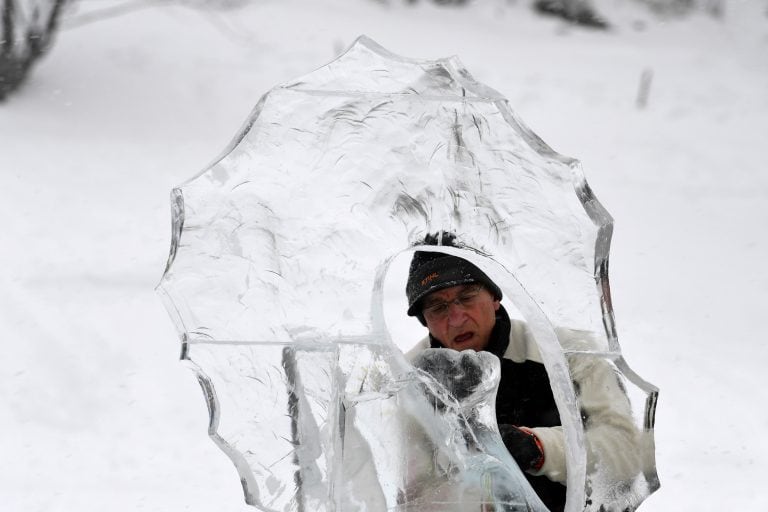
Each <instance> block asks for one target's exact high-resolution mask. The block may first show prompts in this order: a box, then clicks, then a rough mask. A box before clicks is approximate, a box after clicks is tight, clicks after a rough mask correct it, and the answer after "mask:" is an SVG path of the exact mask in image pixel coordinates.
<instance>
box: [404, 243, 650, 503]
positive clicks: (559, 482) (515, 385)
mask: <svg viewBox="0 0 768 512" xmlns="http://www.w3.org/2000/svg"><path fill="white" fill-rule="evenodd" d="M440 241H441V245H443V246H454V247H456V246H457V245H456V238H455V236H454V235H452V234H444V235H443V237H442V239H441V240H440ZM437 242H438V238H437V237H436V236H432V235H430V236H427V238H426V239H425V241H424V245H437ZM406 295H407V297H408V315H410V316H415V317H417V318H418V319H419V321H420V322H421V323H422V325H424V326H426V327H427V328H428V330H429V336H428V337H426V338H425V339H423V340H422V341H421V342H420V343H418V344H417V345H416V346H415V347H413V348H412V349H411V350H410V351H409V352H408V353H407V354H406V357H407V358H408V359H409V360H410V361H411V362H413V363H414V364H416V365H417V366H418V365H419V364H420V361H423V359H422V358H420V354H422V353H423V352H424V351H425V350H426V349H428V348H446V349H453V350H458V351H462V350H474V351H487V352H490V353H492V354H494V355H495V356H497V357H498V358H499V360H500V363H501V364H500V366H501V380H500V383H499V388H498V393H497V395H496V420H497V424H498V426H499V431H500V432H501V436H502V440H503V441H504V445H505V446H506V448H507V450H508V451H509V453H510V454H511V455H512V457H513V458H514V459H515V461H516V462H517V464H518V465H519V466H520V468H521V469H522V470H523V471H524V472H525V477H526V478H527V479H528V482H529V483H530V484H531V487H533V489H534V490H535V491H536V493H537V494H538V495H539V497H540V498H541V500H542V501H543V502H544V504H545V505H546V506H547V507H548V508H549V509H550V510H551V511H552V512H556V511H561V510H563V509H564V507H565V490H566V488H565V482H566V464H565V451H566V447H565V440H564V435H563V430H562V426H561V422H560V414H559V412H558V410H557V406H556V404H555V400H554V397H553V395H552V389H551V387H550V383H549V377H548V375H547V372H546V369H545V368H544V365H543V364H542V360H541V356H540V354H539V351H538V348H537V345H536V342H535V340H534V339H533V336H532V334H531V332H530V330H529V328H528V326H527V324H526V323H525V322H523V321H520V320H511V319H510V318H509V315H508V314H507V312H506V311H505V309H504V306H502V305H501V299H502V292H501V289H500V288H499V287H498V286H497V285H496V284H495V283H494V282H493V281H492V280H491V279H490V278H489V277H488V276H487V275H486V274H485V273H483V272H482V271H481V270H480V269H479V268H478V267H477V266H475V265H473V264H472V263H470V262H469V261H467V260H465V259H463V258H459V257H456V256H453V255H449V254H446V253H441V252H426V251H416V252H415V253H414V255H413V259H412V261H411V268H410V272H409V277H408V283H407V285H406ZM555 331H556V333H557V335H558V338H559V339H560V340H561V342H562V341H565V342H567V343H568V344H569V345H571V346H578V345H579V344H582V346H586V347H589V346H590V333H587V332H583V331H576V330H572V329H568V328H556V329H555ZM569 366H570V371H571V378H572V379H573V384H574V388H575V389H576V393H577V397H578V399H579V402H580V405H581V410H580V413H581V416H582V421H583V424H584V428H585V441H586V448H587V478H588V481H589V482H590V483H589V487H590V488H591V491H590V492H588V496H587V498H588V503H592V505H593V506H594V509H595V510H597V509H599V508H600V507H601V506H602V505H603V504H606V505H607V504H608V503H617V502H618V503H621V502H623V500H624V499H625V498H623V497H622V496H621V495H617V496H613V495H612V494H611V491H610V489H618V488H629V486H630V485H631V482H632V481H634V479H635V478H636V477H637V475H638V474H640V473H641V472H642V471H643V468H644V464H645V463H644V459H643V457H644V456H645V455H644V453H645V452H644V451H643V448H642V446H643V444H642V441H641V435H640V433H639V431H638V429H637V427H636V426H635V424H634V422H633V420H632V412H631V408H630V405H629V400H628V398H627V396H626V393H625V392H624V390H623V387H622V385H621V383H620V381H619V378H618V374H617V370H616V368H615V366H614V365H613V363H611V362H610V361H608V360H604V359H602V358H596V357H591V358H589V357H587V358H579V357H574V358H570V357H569ZM423 369H424V370H426V371H429V370H430V368H423ZM470 381H471V379H470V380H468V381H467V382H470ZM470 386H471V384H470ZM646 451H647V450H646ZM649 453H652V451H651V452H649ZM627 503H628V502H627ZM615 508H616V509H617V510H623V509H624V506H623V505H621V506H618V507H615ZM630 509H631V506H628V507H627V510H630ZM611 510H613V508H611Z"/></svg>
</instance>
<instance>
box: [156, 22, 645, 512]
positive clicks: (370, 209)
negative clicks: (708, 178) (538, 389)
mask: <svg viewBox="0 0 768 512" xmlns="http://www.w3.org/2000/svg"><path fill="white" fill-rule="evenodd" d="M172 205H173V239H172V247H171V254H170V257H169V261H168V265H167V267H166V270H165V274H164V275H163V278H162V280H161V282H160V284H159V286H158V289H159V291H160V293H161V295H162V296H163V298H164V301H165V304H166V307H167V309H168V311H169V312H170V314H171V316H172V317H173V318H174V320H175V322H176V324H177V327H178V330H179V332H180V335H181V338H182V346H183V350H182V358H183V359H184V360H186V361H189V363H190V364H191V365H192V366H193V368H194V369H195V371H196V373H197V376H198V379H199V381H200V384H201V386H202V387H203V390H204V393H205V397H206V400H207V403H208V407H209V411H210V427H209V433H210V435H211V437H212V438H213V439H214V441H215V442H216V443H217V444H218V445H219V446H220V447H221V449H222V450H223V451H224V452H226V454H227V455H228V456H229V457H230V458H231V459H232V461H233V462H234V464H235V465H236V466H237V469H238V472H239V474H240V477H241V480H242V484H243V488H244V491H245V498H246V501H247V502H248V503H250V504H253V505H255V506H256V507H257V508H259V509H261V510H270V511H286V512H287V511H332V510H334V511H345V512H346V511H381V510H397V511H406V510H408V511H410V510H419V511H424V510H435V511H438V510H439V511H465V510H473V511H474V510H478V511H479V510H509V511H512V510H545V508H544V507H543V505H542V504H541V503H540V502H539V501H538V499H537V498H536V496H535V494H532V491H531V489H530V488H529V487H528V486H527V484H526V482H525V480H524V479H523V478H522V474H521V472H520V470H519V468H517V466H516V465H515V463H514V461H513V460H512V459H511V458H510V456H509V454H508V453H506V450H504V448H503V445H502V444H501V441H500V438H499V436H498V431H497V427H496V425H495V417H494V412H493V403H494V402H493V400H492V399H491V398H493V397H494V396H495V386H496V382H497V380H498V360H495V356H492V355H490V354H487V353H478V354H474V355H473V356H472V357H473V358H476V360H475V359H473V361H474V362H473V364H477V365H479V367H481V368H482V375H483V385H482V386H479V388H478V389H477V390H475V391H473V392H472V393H471V394H470V395H469V396H462V397H457V396H454V395H453V394H452V393H451V392H450V390H451V385H450V375H429V374H426V373H425V372H423V371H420V370H418V369H416V368H414V367H413V366H411V364H409V363H408V362H407V361H406V359H405V358H404V357H403V355H402V353H400V351H399V350H398V349H397V348H395V346H394V344H393V343H392V340H391V339H390V335H389V332H388V329H387V326H386V324H385V320H384V316H383V314H382V302H383V299H382V283H383V281H384V278H385V276H386V275H387V272H388V269H389V266H390V263H391V261H392V260H393V258H395V257H396V256H397V255H398V254H400V253H402V252H409V251H413V250H415V249H418V250H439V251H442V252H448V253H452V254H456V255H458V256H461V257H464V258H466V259H468V260H470V261H472V262H473V263H474V264H476V265H477V266H479V267H480V268H482V269H483V270H484V271H485V272H486V274H488V275H489V276H491V277H492V279H493V280H494V282H496V283H497V284H498V285H499V286H500V287H501V288H502V290H503V291H504V296H505V299H504V300H505V302H506V303H511V304H513V305H514V306H515V309H516V310H517V311H519V312H520V316H521V318H520V319H519V321H520V322H523V323H524V325H525V326H526V329H527V330H528V332H529V334H530V338H531V340H532V342H533V343H535V345H536V348H537V350H538V351H539V352H540V354H541V359H542V360H543V362H544V364H545V366H546V369H547V372H548V375H549V378H550V382H551V385H552V388H553V393H554V396H555V399H556V403H557V405H558V409H559V411H560V416H561V421H562V425H563V433H564V439H565V457H566V461H567V505H566V510H567V511H569V512H576V511H581V510H606V511H610V510H617V511H618V510H633V509H634V508H636V507H637V506H638V505H639V504H640V503H641V502H642V500H643V499H644V498H645V497H646V496H648V495H649V494H650V493H651V492H653V491H654V490H655V489H656V488H657V487H658V479H657V476H656V471H655V462H654V446H653V435H652V431H653V420H654V418H653V415H654V410H655V399H656V396H657V391H656V389H655V388H654V387H653V386H652V385H650V384H648V383H646V382H644V381H643V380H642V379H640V378H639V377H638V376H637V375H636V374H635V373H634V372H632V371H631V370H630V368H629V367H628V366H627V364H626V363H625V362H624V360H623V359H622V357H621V354H620V350H619V345H618V342H617V337H616V331H615V327H614V320H613V311H612V308H611V301H610V294H609V285H608V250H609V244H610V238H611V231H612V219H611V217H610V216H609V215H608V213H607V212H606V211H605V210H604V209H603V207H602V206H601V205H600V203H598V201H597V200H596V199H595V197H594V196H593V194H592V192H591V191H590V189H589V187H588V185H587V183H586V181H585V179H584V176H583V174H582V171H581V168H580V166H579V163H578V162H577V161H576V160H573V159H571V158H567V157H564V156H561V155H558V154H557V153H555V152H554V151H552V150H551V149H550V148H549V147H548V146H547V145H546V144H544V143H543V142H542V141H541V140H540V139H539V138H538V137H536V135H534V134H533V133H532V132H531V131H530V130H528V129H527V128H526V127H525V126H524V125H523V124H522V123H521V122H520V121H519V120H518V119H517V118H516V117H515V115H514V114H513V113H512V111H511V110H510V108H509V106H508V104H507V102H506V100H505V99H504V98H503V97H502V96H501V95H499V94H498V93H497V92H495V91H494V90H492V89H490V88H488V87H486V86H485V85H483V84H480V83H478V82H476V81H475V80H474V79H473V78H472V77H471V76H470V74H469V73H468V72H467V71H466V70H465V69H464V68H463V67H462V65H461V64H460V62H459V61H458V60H457V59H456V58H450V59H441V60H437V61H423V60H412V59H407V58H403V57H399V56H396V55H393V54H391V53H389V52H387V51H386V50H384V49H383V48H381V47H380V46H378V45H377V44H376V43H374V42H373V41H371V40H370V39H368V38H366V37H361V38H359V39H358V40H357V41H356V42H355V43H354V44H353V45H352V47H351V48H350V49H349V50H348V51H347V52H346V53H344V54H343V55H342V56H340V57H339V58H337V59H336V60H334V61H333V62H331V63H330V64H328V65H326V66H324V67H322V68H320V69H318V70H316V71H314V72H312V73H310V74H308V75H306V76H304V77H302V78H300V79H298V80H296V81H293V82H290V83H287V84H285V85H282V86H279V87H276V88H274V89H272V90H271V91H269V92H268V93H267V94H266V95H264V97H263V98H262V99H261V101H259V103H258V105H257V106H256V108H255V110H254V111H253V113H252V114H251V115H250V117H249V119H248V121H247V122H246V124H245V126H244V127H243V128H242V130H241V131H240V133H239V134H238V135H237V137H236V138H235V140H234V141H233V143H232V144H231V145H230V147H229V148H227V149H226V150H225V152H224V154H223V156H222V157H221V158H220V159H219V160H218V161H216V162H215V163H214V164H212V165H211V166H210V167H209V168H207V169H205V170H204V171H203V172H202V173H200V174H199V175H197V176H196V177H194V178H193V179H191V180H189V181H188V182H186V183H184V184H183V185H181V186H180V187H179V188H177V189H174V191H173V193H172ZM442 231H450V232H453V233H456V234H458V236H459V238H460V240H461V242H462V245H461V247H458V248H456V247H434V246H421V245H417V244H418V242H419V241H420V240H423V239H424V236H425V235H426V234H427V233H439V232H442ZM404 286H405V283H403V287H404ZM403 315H405V312H403ZM421 335H422V333H414V341H415V340H416V339H417V338H418V337H420V336H421ZM425 357H444V356H431V355H429V354H427V355H426V356H425ZM457 357H458V356H457ZM597 374H602V375H603V376H607V377H608V378H612V379H614V381H616V384H617V386H620V387H621V388H622V389H623V390H624V394H623V395H622V396H625V397H626V400H620V402H621V403H605V404H598V406H599V407H598V409H599V410H602V411H607V412H606V414H605V415H602V414H596V415H592V416H590V417H589V418H582V414H581V410H582V407H583V406H584V405H585V404H584V403H582V401H583V400H587V399H590V400H591V398H589V397H584V396H582V394H581V393H580V390H581V386H582V384H584V383H586V384H588V383H589V380H590V379H591V378H593V376H594V375H597ZM590 405H591V406H594V405H595V404H590ZM593 408H594V407H593ZM617 417H619V418H622V420H621V421H619V422H616V421H614V419H615V418H617ZM604 432H610V433H611V435H610V436H602V435H601V433H604ZM606 439H610V441H606ZM616 454H623V455H626V456H622V457H616V456H615V455H616Z"/></svg>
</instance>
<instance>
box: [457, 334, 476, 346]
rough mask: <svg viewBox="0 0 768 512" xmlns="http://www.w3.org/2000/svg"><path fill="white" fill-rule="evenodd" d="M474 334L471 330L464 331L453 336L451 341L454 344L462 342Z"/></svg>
mask: <svg viewBox="0 0 768 512" xmlns="http://www.w3.org/2000/svg"><path fill="white" fill-rule="evenodd" d="M474 335H475V333H473V332H464V333H461V334H459V335H458V336H456V337H455V338H453V342H454V343H456V344H460V343H464V342H465V341H469V340H470V339H472V337H473V336H474Z"/></svg>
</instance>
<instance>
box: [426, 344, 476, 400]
mask: <svg viewBox="0 0 768 512" xmlns="http://www.w3.org/2000/svg"><path fill="white" fill-rule="evenodd" d="M413 365H414V366H415V367H416V368H419V369H420V370H424V371H425V372H427V373H428V374H430V375H432V377H434V378H435V380H436V381H437V382H439V383H440V384H442V385H443V386H445V389H447V390H448V392H449V393H450V394H451V395H453V396H454V397H455V398H456V399H457V400H463V399H464V398H466V397H468V396H469V395H471V394H472V393H473V392H474V391H475V389H476V388H477V387H478V385H480V384H481V383H482V380H483V379H482V377H483V367H482V361H481V360H480V358H479V357H478V356H477V354H476V353H474V352H472V353H470V352H468V351H467V352H466V353H465V352H457V351H455V350H450V349H445V348H444V349H430V350H425V351H424V352H423V353H422V354H420V355H419V357H418V358H417V359H416V360H415V361H414V362H413Z"/></svg>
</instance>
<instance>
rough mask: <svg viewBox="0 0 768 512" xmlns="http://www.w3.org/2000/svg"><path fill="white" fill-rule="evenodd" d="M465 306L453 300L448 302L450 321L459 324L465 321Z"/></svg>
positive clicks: (452, 323)
mask: <svg viewBox="0 0 768 512" xmlns="http://www.w3.org/2000/svg"><path fill="white" fill-rule="evenodd" d="M465 316H466V315H465V311H464V308H463V307H462V306H461V304H460V303H458V302H456V301H453V302H451V303H449V304H448V323H449V324H451V325H459V324H461V323H463V322H464V318H465Z"/></svg>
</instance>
